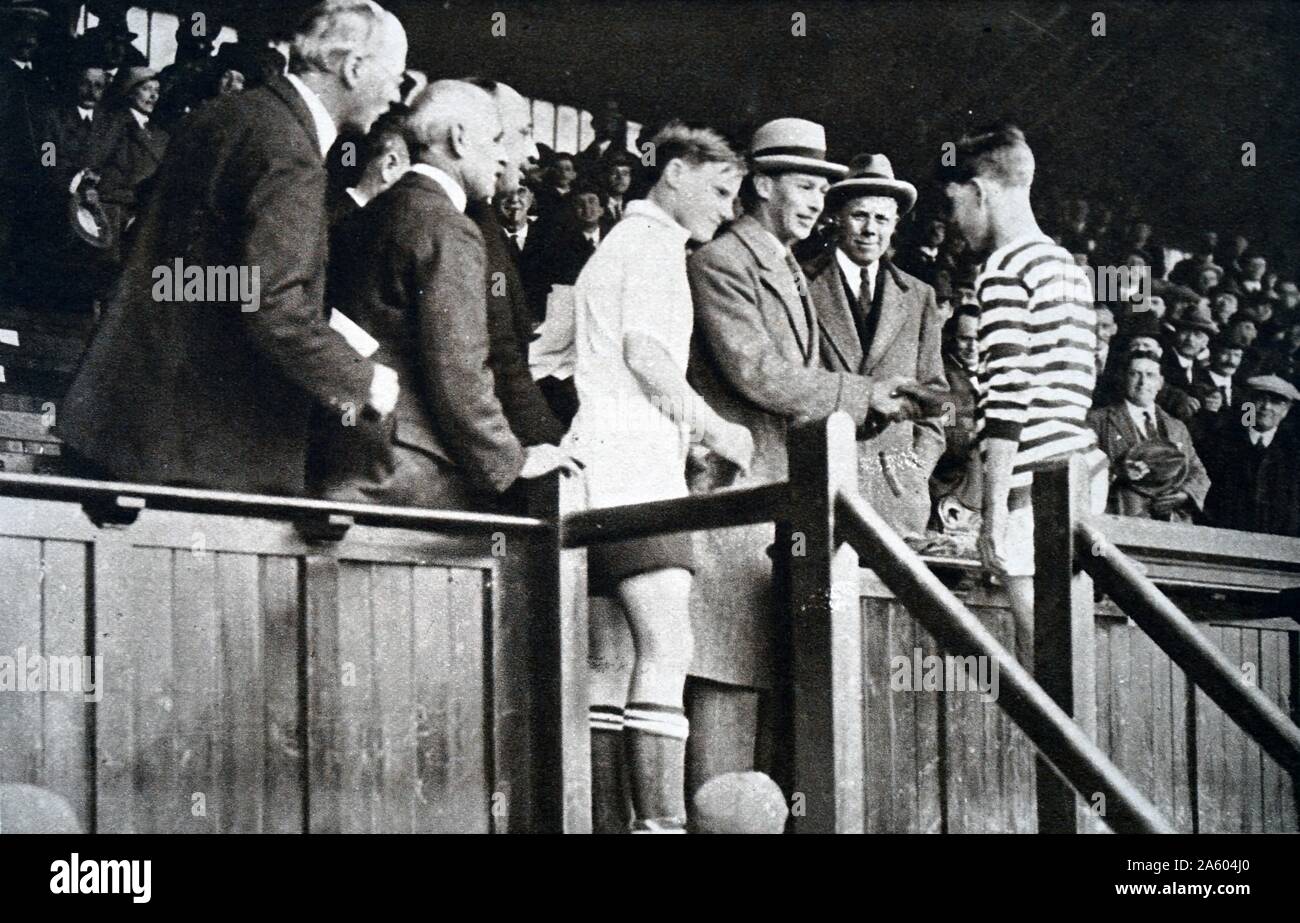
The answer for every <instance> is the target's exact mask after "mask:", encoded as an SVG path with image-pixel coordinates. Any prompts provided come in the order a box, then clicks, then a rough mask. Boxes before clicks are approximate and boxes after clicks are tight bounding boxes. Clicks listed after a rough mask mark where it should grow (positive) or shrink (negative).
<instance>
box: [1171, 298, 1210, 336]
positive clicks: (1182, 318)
mask: <svg viewBox="0 0 1300 923" xmlns="http://www.w3.org/2000/svg"><path fill="white" fill-rule="evenodd" d="M1170 323H1171V324H1173V326H1174V328H1175V329H1177V330H1182V329H1184V328H1187V327H1190V328H1192V329H1193V330H1204V331H1205V332H1206V333H1208V334H1210V335H1211V336H1213V335H1214V334H1216V333H1218V332H1219V325H1218V324H1216V323H1215V322H1214V317H1213V316H1211V314H1210V309H1209V308H1208V307H1206V306H1205V305H1202V304H1197V305H1193V306H1191V307H1188V308H1186V309H1184V310H1183V311H1182V312H1180V313H1179V314H1178V316H1177V317H1174V318H1173V319H1171V320H1170Z"/></svg>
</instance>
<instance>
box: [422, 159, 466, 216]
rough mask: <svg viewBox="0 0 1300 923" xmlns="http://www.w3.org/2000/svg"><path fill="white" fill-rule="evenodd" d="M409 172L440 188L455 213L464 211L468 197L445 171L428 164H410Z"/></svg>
mask: <svg viewBox="0 0 1300 923" xmlns="http://www.w3.org/2000/svg"><path fill="white" fill-rule="evenodd" d="M411 172H412V173H419V174H421V175H422V176H427V177H429V179H431V180H433V181H434V182H435V183H437V184H438V185H439V186H441V187H442V191H443V192H445V193H447V198H449V199H451V204H452V205H455V206H456V211H460V212H463V211H464V210H465V204H466V203H467V202H468V201H469V196H467V195H465V190H464V189H462V188H461V187H460V184H459V183H457V182H456V181H455V180H454V179H452V178H451V175H450V174H449V173H448V172H447V171H446V170H443V169H441V168H439V167H435V166H434V165H433V164H429V163H413V164H411Z"/></svg>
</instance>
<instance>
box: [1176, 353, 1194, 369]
mask: <svg viewBox="0 0 1300 923" xmlns="http://www.w3.org/2000/svg"><path fill="white" fill-rule="evenodd" d="M1174 358H1175V359H1177V360H1178V364H1179V365H1181V366H1182V367H1183V368H1185V369H1190V368H1191V367H1192V364H1193V363H1195V362H1196V360H1195V359H1194V358H1193V359H1189V358H1187V357H1186V356H1184V355H1183V354H1182V353H1180V352H1175V353H1174Z"/></svg>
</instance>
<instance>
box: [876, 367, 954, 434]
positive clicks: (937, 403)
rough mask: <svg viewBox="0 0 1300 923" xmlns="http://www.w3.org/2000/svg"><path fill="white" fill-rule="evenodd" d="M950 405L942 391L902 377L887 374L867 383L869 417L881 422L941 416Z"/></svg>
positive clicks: (943, 389) (949, 396) (946, 393)
mask: <svg viewBox="0 0 1300 923" xmlns="http://www.w3.org/2000/svg"><path fill="white" fill-rule="evenodd" d="M951 406H952V394H951V392H949V391H948V390H947V389H946V388H933V387H930V386H928V385H924V384H921V382H919V381H917V380H916V379H915V378H909V377H908V376H906V375H890V376H888V377H886V378H880V379H877V380H875V381H873V382H872V383H871V397H870V404H869V408H870V409H869V416H871V417H875V418H876V419H877V420H878V421H881V422H884V423H898V422H901V421H903V420H925V419H929V418H932V417H942V416H944V414H945V413H947V412H948V410H949V408H950V407H951Z"/></svg>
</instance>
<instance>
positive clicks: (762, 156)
mask: <svg viewBox="0 0 1300 923" xmlns="http://www.w3.org/2000/svg"><path fill="white" fill-rule="evenodd" d="M749 159H750V162H751V163H752V164H753V166H754V172H755V173H812V174H814V175H816V176H826V177H829V178H830V179H840V178H841V177H842V176H844V174H846V173H848V171H849V168H848V167H846V166H844V165H843V164H840V163H831V162H830V161H828V160H827V159H826V129H824V128H822V126H820V125H818V124H817V123H816V122H809V121H808V120H807V119H776V120H774V121H771V122H768V123H767V124H765V125H760V126H759V127H758V130H757V131H755V132H754V139H753V141H752V142H750V151H749Z"/></svg>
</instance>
